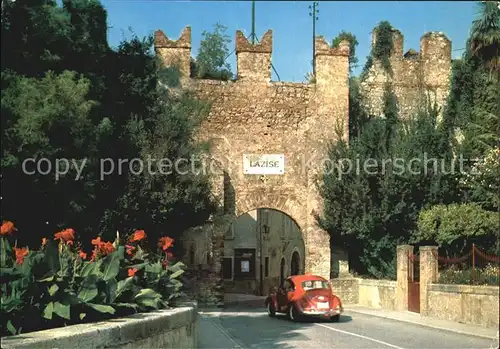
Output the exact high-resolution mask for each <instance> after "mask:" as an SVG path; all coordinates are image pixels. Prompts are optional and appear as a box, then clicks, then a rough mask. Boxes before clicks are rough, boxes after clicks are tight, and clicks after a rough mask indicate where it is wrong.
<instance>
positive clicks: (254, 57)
mask: <svg viewBox="0 0 500 349" xmlns="http://www.w3.org/2000/svg"><path fill="white" fill-rule="evenodd" d="M235 42H236V67H237V76H238V80H241V81H253V82H269V81H271V55H272V52H273V31H272V30H268V31H267V32H266V33H265V34H264V35H263V36H262V38H261V40H260V43H257V44H254V45H252V44H251V43H250V42H249V41H248V39H247V38H246V37H245V36H244V35H243V32H242V31H241V30H237V31H236V41H235Z"/></svg>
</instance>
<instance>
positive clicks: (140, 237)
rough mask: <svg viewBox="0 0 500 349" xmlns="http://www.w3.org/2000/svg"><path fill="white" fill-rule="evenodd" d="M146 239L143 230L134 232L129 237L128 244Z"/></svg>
mask: <svg viewBox="0 0 500 349" xmlns="http://www.w3.org/2000/svg"><path fill="white" fill-rule="evenodd" d="M145 238H146V232H145V231H144V230H136V231H135V232H134V234H133V235H132V236H131V237H130V239H129V241H130V242H135V241H141V240H144V239H145Z"/></svg>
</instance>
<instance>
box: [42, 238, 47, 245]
mask: <svg viewBox="0 0 500 349" xmlns="http://www.w3.org/2000/svg"><path fill="white" fill-rule="evenodd" d="M45 245H47V238H42V247H43V246H45Z"/></svg>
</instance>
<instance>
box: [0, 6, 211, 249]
mask: <svg viewBox="0 0 500 349" xmlns="http://www.w3.org/2000/svg"><path fill="white" fill-rule="evenodd" d="M106 36H107V24H106V11H105V10H104V8H103V6H102V5H101V4H100V3H99V2H98V1H90V0H89V1H87V0H86V1H84V0H68V1H63V4H62V6H59V5H58V4H57V3H56V2H55V1H46V0H45V1H41V0H40V1H16V2H5V3H4V11H3V12H2V43H1V44H2V57H1V59H2V79H1V83H2V203H3V205H2V218H4V219H9V220H12V221H15V222H16V224H17V225H18V226H19V228H20V229H22V230H23V231H29V232H30V235H29V236H23V237H21V238H20V243H22V244H28V245H30V246H31V245H33V246H39V243H40V238H41V237H43V236H46V235H47V232H52V231H58V230H59V229H62V228H64V227H72V228H74V229H75V230H76V231H78V232H79V234H82V235H86V236H82V237H84V238H83V239H82V240H84V241H87V240H88V238H89V237H95V236H97V235H98V234H101V233H103V234H111V236H106V235H103V238H106V239H112V238H114V235H113V234H114V233H115V232H116V231H117V230H119V231H120V232H122V233H125V234H126V233H128V232H130V231H131V230H134V229H147V230H148V235H149V236H150V238H151V243H153V244H154V242H155V241H156V240H157V237H158V236H161V235H163V234H168V235H170V236H172V237H174V238H176V237H177V235H178V234H179V233H180V232H181V231H183V230H184V229H185V228H186V227H188V226H191V225H196V224H199V223H201V222H204V221H205V220H206V219H207V218H208V216H209V215H210V214H211V212H213V208H214V207H213V204H212V203H211V201H210V199H209V192H210V186H209V182H208V177H207V176H206V175H199V174H197V173H195V172H193V171H188V172H187V173H186V174H178V173H176V172H175V171H174V170H175V169H174V168H173V165H172V166H171V167H170V170H172V171H173V173H163V174H162V173H159V172H158V171H156V175H152V174H151V175H150V174H148V159H149V158H151V159H153V160H155V159H156V165H155V162H154V161H150V163H151V164H152V169H153V171H154V170H155V169H157V167H155V166H157V165H158V160H159V159H161V158H165V159H168V160H166V161H167V164H168V161H171V162H172V164H174V162H175V161H176V160H177V159H178V158H179V157H182V158H185V159H187V160H189V161H191V159H193V158H196V157H198V156H199V155H200V154H201V152H202V149H201V148H200V145H198V144H196V143H195V141H194V139H193V134H194V132H196V128H197V127H198V125H199V122H200V120H201V119H202V118H203V117H204V116H206V115H207V111H208V109H207V105H205V104H204V103H202V102H199V101H197V100H195V99H194V98H192V97H191V96H189V95H188V94H186V93H184V92H183V91H181V90H178V89H176V88H175V87H176V83H178V77H179V72H178V71H177V70H175V69H164V67H162V66H161V64H159V62H158V60H157V58H156V57H155V54H154V52H152V43H153V37H152V36H148V37H146V38H143V39H139V38H137V37H136V36H134V37H133V38H132V39H130V40H128V41H124V42H122V43H121V44H120V45H119V46H118V48H117V49H115V50H112V49H111V48H110V47H109V46H108V43H107V40H106ZM33 157H36V158H37V159H40V158H42V157H45V158H47V159H49V160H50V161H51V163H52V165H54V164H55V161H56V159H63V158H64V159H69V160H70V161H71V160H73V159H74V160H75V164H77V165H79V166H81V165H82V162H83V161H86V162H85V165H84V167H83V171H82V172H81V178H80V180H78V181H75V175H76V169H75V167H73V168H71V169H70V170H69V171H68V173H67V174H65V175H64V176H61V177H60V178H59V180H57V181H55V179H54V169H53V171H52V172H50V173H49V174H48V175H41V174H34V175H31V176H28V175H25V174H24V173H23V169H22V163H23V161H24V160H25V159H27V158H33ZM120 159H128V161H129V162H122V164H121V167H120V166H119V160H120ZM132 159H141V160H142V162H143V164H144V170H143V171H137V170H138V168H136V167H134V166H130V160H132ZM111 163H113V164H114V168H113V169H112V168H111V167H110V166H111V165H110V164H111ZM138 163H139V161H138V160H135V162H132V164H135V165H137V164H138ZM163 164H165V162H163ZM30 166H31V167H30ZM30 166H28V170H30V171H31V170H32V168H33V165H32V164H31V165H30ZM186 166H187V165H186ZM101 169H104V170H105V171H108V172H105V173H104V175H103V176H102V178H101V176H100V174H101ZM139 172H140V173H139ZM167 172H168V171H167ZM135 173H139V174H135ZM28 213H29V216H28ZM21 240H22V241H21ZM177 247H179V244H177Z"/></svg>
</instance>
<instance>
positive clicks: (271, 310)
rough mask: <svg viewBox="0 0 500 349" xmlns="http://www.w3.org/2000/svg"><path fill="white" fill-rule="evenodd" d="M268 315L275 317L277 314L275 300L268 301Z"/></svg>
mask: <svg viewBox="0 0 500 349" xmlns="http://www.w3.org/2000/svg"><path fill="white" fill-rule="evenodd" d="M267 315H269V316H270V317H274V316H275V315H276V309H274V304H273V302H269V303H267Z"/></svg>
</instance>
